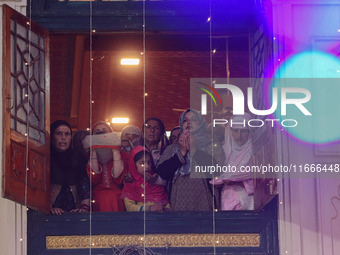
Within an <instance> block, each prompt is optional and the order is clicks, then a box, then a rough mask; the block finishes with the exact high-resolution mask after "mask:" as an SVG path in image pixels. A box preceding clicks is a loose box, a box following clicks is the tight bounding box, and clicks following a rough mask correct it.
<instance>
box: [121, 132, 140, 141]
mask: <svg viewBox="0 0 340 255" xmlns="http://www.w3.org/2000/svg"><path fill="white" fill-rule="evenodd" d="M125 138H126V139H129V140H130V142H131V143H133V142H135V141H139V139H140V135H138V134H133V133H126V134H125Z"/></svg>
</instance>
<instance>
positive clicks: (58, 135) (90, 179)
mask: <svg viewBox="0 0 340 255" xmlns="http://www.w3.org/2000/svg"><path fill="white" fill-rule="evenodd" d="M233 118H235V121H234V122H235V123H236V122H238V123H240V122H241V120H242V119H250V116H249V115H248V114H245V115H244V116H235V117H233ZM246 122H247V120H246ZM208 130H209V129H208V126H207V123H206V121H205V120H204V118H203V117H202V116H201V114H200V113H198V112H197V111H195V110H192V109H188V110H186V111H185V112H183V113H182V114H181V116H180V119H179V127H175V128H173V129H172V131H171V134H170V142H169V140H168V139H167V136H166V133H165V126H164V123H163V122H162V121H161V120H160V119H158V118H149V119H147V120H146V121H145V123H144V125H143V126H142V129H141V130H140V129H139V128H138V127H135V126H131V125H129V126H126V127H125V128H123V130H122V131H121V136H120V137H118V134H117V133H115V132H113V130H112V128H111V126H110V125H109V124H108V123H106V122H104V121H101V122H97V123H96V124H95V125H94V126H93V127H92V129H91V134H90V133H87V132H86V131H77V132H76V133H75V134H74V135H73V142H72V143H71V141H72V129H71V126H70V125H69V124H68V123H67V122H66V121H63V120H59V121H56V122H54V123H53V124H52V125H51V213H53V214H58V215H59V214H62V213H64V212H87V211H101V212H106V211H125V210H126V211H160V210H173V211H208V210H213V209H222V210H251V209H253V205H254V201H253V192H254V185H253V178H252V176H250V175H248V174H242V173H233V174H231V173H223V174H221V175H220V176H217V177H215V178H211V176H209V177H210V178H205V177H206V176H198V177H197V176H195V178H193V171H194V169H195V168H194V166H196V165H198V166H202V165H207V164H210V165H211V164H219V165H223V164H230V165H234V166H236V167H237V168H238V169H239V168H240V167H241V166H242V165H247V164H251V155H252V151H251V148H252V146H251V134H250V130H249V128H244V127H237V128H236V127H228V126H227V127H226V128H225V141H224V144H223V146H221V144H217V143H213V142H212V141H213V140H212V139H211V137H212V136H211V134H210V132H209V131H208Z"/></svg>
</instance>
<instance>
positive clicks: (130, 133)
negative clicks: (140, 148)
mask: <svg viewBox="0 0 340 255" xmlns="http://www.w3.org/2000/svg"><path fill="white" fill-rule="evenodd" d="M120 137H121V139H122V140H123V139H128V140H129V141H130V142H131V144H132V146H133V147H136V146H137V145H139V141H140V138H141V137H142V131H140V129H139V128H138V127H136V126H133V125H127V126H125V127H124V128H123V129H122V132H121V136H120Z"/></svg>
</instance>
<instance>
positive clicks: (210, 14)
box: [209, 0, 216, 254]
mask: <svg viewBox="0 0 340 255" xmlns="http://www.w3.org/2000/svg"><path fill="white" fill-rule="evenodd" d="M209 18H210V21H209V53H210V55H209V56H210V85H211V86H213V42H212V20H213V17H212V3H211V0H209ZM210 112H211V118H212V117H213V115H214V112H213V104H212V101H211V102H210ZM211 147H212V149H211V154H212V158H214V128H213V127H212V128H211ZM212 161H213V160H212ZM212 164H213V162H212ZM213 178H214V176H213ZM212 193H213V199H212V221H213V222H212V224H213V247H214V254H216V222H215V221H216V219H215V207H216V204H215V186H213V187H212Z"/></svg>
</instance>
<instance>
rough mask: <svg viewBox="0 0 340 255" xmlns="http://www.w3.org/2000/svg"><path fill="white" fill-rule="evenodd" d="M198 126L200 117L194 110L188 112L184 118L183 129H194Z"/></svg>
mask: <svg viewBox="0 0 340 255" xmlns="http://www.w3.org/2000/svg"><path fill="white" fill-rule="evenodd" d="M197 128H198V119H197V117H196V115H195V114H194V113H192V112H187V113H186V114H185V115H184V119H183V130H191V131H194V130H196V129H197Z"/></svg>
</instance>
